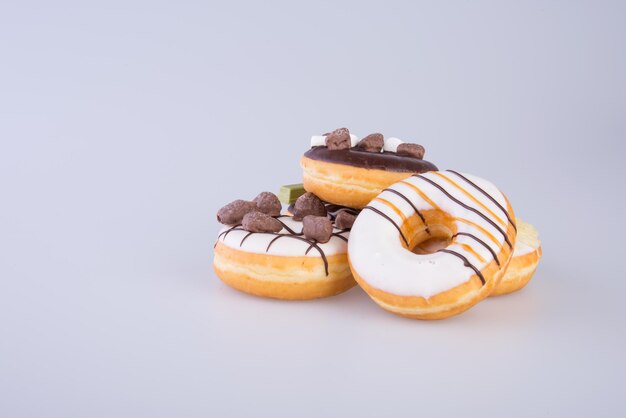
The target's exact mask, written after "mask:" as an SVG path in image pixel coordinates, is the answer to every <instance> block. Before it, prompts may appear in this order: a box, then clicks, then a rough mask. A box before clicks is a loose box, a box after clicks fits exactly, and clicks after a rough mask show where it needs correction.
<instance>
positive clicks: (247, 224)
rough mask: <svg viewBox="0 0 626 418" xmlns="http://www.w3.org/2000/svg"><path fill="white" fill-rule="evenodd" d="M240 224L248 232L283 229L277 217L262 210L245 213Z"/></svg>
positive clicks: (278, 230)
mask: <svg viewBox="0 0 626 418" xmlns="http://www.w3.org/2000/svg"><path fill="white" fill-rule="evenodd" d="M241 226H242V227H243V229H245V230H246V231H248V232H280V230H281V229H283V225H282V224H281V223H280V222H279V221H278V220H277V219H274V218H272V217H271V216H269V215H266V214H265V213H262V212H250V213H246V215H245V216H244V217H243V221H242V222H241Z"/></svg>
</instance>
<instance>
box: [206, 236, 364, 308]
mask: <svg viewBox="0 0 626 418" xmlns="http://www.w3.org/2000/svg"><path fill="white" fill-rule="evenodd" d="M327 260H328V276H326V272H325V269H324V264H323V261H322V259H321V258H318V257H306V256H305V257H286V256H277V255H270V254H256V253H249V252H245V251H239V250H236V249H234V248H231V247H229V246H227V245H224V244H223V243H221V242H218V243H217V245H216V247H215V257H214V259H213V268H214V270H215V273H216V274H217V276H218V277H219V278H220V279H221V280H222V281H223V282H224V283H226V284H227V285H228V286H230V287H232V288H234V289H237V290H239V291H242V292H245V293H249V294H252V295H256V296H262V297H268V298H275V299H284V300H307V299H316V298H322V297H328V296H333V295H336V294H339V293H342V292H345V291H346V290H348V289H350V288H352V287H353V286H355V285H356V282H355V281H354V278H353V277H352V273H351V271H350V268H349V264H348V258H347V255H346V254H337V255H330V256H327Z"/></svg>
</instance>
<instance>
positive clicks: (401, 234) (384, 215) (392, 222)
mask: <svg viewBox="0 0 626 418" xmlns="http://www.w3.org/2000/svg"><path fill="white" fill-rule="evenodd" d="M365 209H369V210H371V211H372V212H374V213H377V214H379V215H380V216H382V217H383V218H385V219H387V220H388V221H389V222H391V224H392V225H393V226H394V227H395V228H396V229H397V230H398V232H399V233H400V236H401V237H402V239H403V240H404V243H405V244H406V246H407V247H408V246H409V241H407V239H406V237H405V236H404V234H403V233H402V229H400V227H399V226H398V224H396V223H395V221H394V220H393V219H391V218H390V217H389V216H387V215H386V214H385V213H383V212H381V211H380V210H378V209H376V208H375V207H372V206H365V207H364V208H363V210H365Z"/></svg>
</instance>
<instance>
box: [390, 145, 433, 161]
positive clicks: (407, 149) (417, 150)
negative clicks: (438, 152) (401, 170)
mask: <svg viewBox="0 0 626 418" xmlns="http://www.w3.org/2000/svg"><path fill="white" fill-rule="evenodd" d="M425 152H426V151H425V150H424V147H423V146H421V145H418V144H400V145H398V151H397V154H399V155H408V156H409V157H415V158H419V159H420V160H421V159H422V158H424V153H425Z"/></svg>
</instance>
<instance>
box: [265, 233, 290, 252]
mask: <svg viewBox="0 0 626 418" xmlns="http://www.w3.org/2000/svg"><path fill="white" fill-rule="evenodd" d="M286 236H288V235H284V234H278V235H277V236H275V237H274V238H272V240H271V241H270V242H269V244H267V248H266V249H265V252H268V251H269V250H270V247H271V246H272V244H274V242H276V241H277V240H278V239H280V238H282V237H286Z"/></svg>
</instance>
